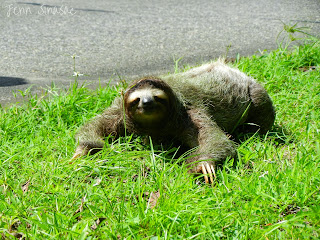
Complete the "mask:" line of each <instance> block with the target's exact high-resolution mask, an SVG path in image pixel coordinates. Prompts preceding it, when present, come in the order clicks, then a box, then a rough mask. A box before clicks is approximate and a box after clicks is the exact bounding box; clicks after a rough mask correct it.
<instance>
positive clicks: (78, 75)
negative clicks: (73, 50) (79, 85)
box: [72, 72, 83, 77]
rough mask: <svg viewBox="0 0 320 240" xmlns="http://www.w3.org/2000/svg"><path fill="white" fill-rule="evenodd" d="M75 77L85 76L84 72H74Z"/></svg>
mask: <svg viewBox="0 0 320 240" xmlns="http://www.w3.org/2000/svg"><path fill="white" fill-rule="evenodd" d="M72 76H74V77H80V76H83V74H82V73H79V72H73V75H72Z"/></svg>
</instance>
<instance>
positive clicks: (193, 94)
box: [73, 60, 275, 183]
mask: <svg viewBox="0 0 320 240" xmlns="http://www.w3.org/2000/svg"><path fill="white" fill-rule="evenodd" d="M274 120H275V110H274V107H273V104H272V101H271V99H270V97H269V95H268V93H267V92H266V90H265V89H264V88H263V87H262V86H261V85H260V84H259V83H257V82H256V81H255V80H254V79H252V78H251V77H249V76H247V75H246V74H244V73H243V72H240V71H239V70H238V69H235V68H231V67H229V66H228V65H227V64H225V63H224V61H223V60H218V61H216V62H211V63H208V64H205V65H202V66H200V67H196V68H192V69H190V70H188V71H186V72H183V73H178V74H171V75H167V76H162V77H159V78H158V77H145V78H142V79H139V80H136V81H134V82H133V84H132V85H131V86H130V87H129V88H128V89H127V90H126V91H125V92H124V94H122V95H121V96H119V97H117V98H116V99H115V100H114V101H113V103H112V104H111V106H110V107H109V108H107V109H106V110H105V111H104V112H103V113H102V114H100V115H98V116H96V117H94V118H93V119H92V120H91V121H89V122H88V123H87V124H85V125H84V126H83V127H81V128H80V131H79V132H78V133H77V134H76V142H77V144H78V146H77V148H76V151H75V153H74V156H73V158H77V157H80V156H83V155H86V154H88V153H95V152H97V151H99V150H101V149H102V148H103V146H104V144H105V142H104V141H105V139H106V138H107V137H108V138H109V137H113V138H118V137H121V136H126V135H127V134H136V135H141V136H149V137H151V139H152V141H153V142H154V143H156V144H157V143H159V144H165V143H179V144H181V145H182V146H184V147H186V148H187V149H192V150H193V152H191V153H190V155H189V156H188V157H186V158H185V161H186V165H187V166H188V169H189V172H190V173H196V174H203V176H204V179H205V182H206V183H213V182H214V179H215V178H216V168H217V166H218V165H219V164H221V163H223V162H224V161H225V160H226V159H228V158H237V151H236V146H235V143H234V142H233V141H232V140H230V138H229V137H228V136H229V134H232V133H233V132H234V130H235V129H236V128H237V127H238V126H251V128H250V127H249V129H251V130H252V129H254V130H253V131H257V130H258V131H259V133H262V134H264V133H266V132H267V131H269V130H270V128H271V127H272V125H273V123H274ZM252 126H254V128H252Z"/></svg>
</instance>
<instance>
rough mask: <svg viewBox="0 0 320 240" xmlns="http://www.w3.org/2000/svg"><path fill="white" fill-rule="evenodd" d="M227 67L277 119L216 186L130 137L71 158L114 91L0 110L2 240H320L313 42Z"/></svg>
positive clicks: (78, 92)
mask: <svg viewBox="0 0 320 240" xmlns="http://www.w3.org/2000/svg"><path fill="white" fill-rule="evenodd" d="M232 64H233V65H235V66H237V67H238V68H239V69H241V70H242V71H244V72H246V73H247V74H249V75H250V76H252V77H254V78H256V79H257V80H258V81H259V82H261V83H262V84H263V85H264V86H265V88H266V89H267V90H268V92H269V94H270V95H271V97H272V99H273V102H274V105H275V107H276V111H277V118H276V122H275V126H274V127H273V129H272V130H271V131H270V132H269V133H268V134H267V135H265V136H259V135H256V134H254V135H245V136H241V137H240V138H239V141H238V143H237V144H238V156H239V161H238V162H237V163H236V164H234V163H233V161H232V160H230V161H227V162H226V163H225V164H224V166H223V167H222V168H221V169H219V170H218V172H217V181H216V183H215V184H214V185H213V186H211V185H206V184H203V183H202V177H201V176H199V177H191V176H190V175H189V174H188V173H187V170H186V168H185V167H183V156H181V157H176V155H175V151H176V149H174V148H173V149H161V148H160V147H158V146H153V145H152V143H151V144H150V145H146V144H145V143H143V141H142V140H141V139H139V138H138V139H136V138H132V137H131V136H128V137H126V138H121V139H118V140H117V141H116V142H113V143H106V145H105V148H104V149H103V151H102V152H100V153H98V154H96V155H94V156H87V157H82V158H79V159H76V160H73V161H71V160H70V159H71V157H72V155H73V151H74V149H75V140H74V134H75V132H76V131H77V129H78V128H79V126H81V125H82V124H84V123H85V122H86V121H88V120H89V119H90V118H92V117H93V116H95V115H96V114H98V113H100V112H101V111H103V109H105V108H106V107H107V106H109V105H110V104H111V102H112V100H113V99H114V97H115V96H117V95H118V94H119V92H120V91H121V86H110V87H106V88H102V87H100V88H99V89H96V90H90V89H89V88H87V87H86V86H78V85H77V83H76V82H75V83H74V84H73V85H72V86H71V87H70V89H69V90H67V91H63V90H60V89H57V88H55V87H54V86H52V87H51V88H50V89H47V90H46V91H45V93H44V96H30V95H29V94H28V92H25V93H21V94H23V95H26V101H25V103H24V104H20V105H12V106H10V107H6V108H1V107H0V233H1V234H2V238H3V239H16V238H23V237H25V238H26V239H154V240H155V239H319V238H320V187H319V186H320V41H319V40H318V39H309V40H306V41H305V43H304V44H303V45H300V46H298V47H293V48H291V49H290V50H288V49H287V48H285V47H279V48H278V49H276V50H274V51H264V52H262V53H261V54H258V55H254V56H251V57H241V58H240V57H239V58H237V59H236V60H235V61H234V63H232ZM120 85H121V84H120Z"/></svg>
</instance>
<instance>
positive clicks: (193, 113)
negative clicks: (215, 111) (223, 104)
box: [181, 109, 236, 183]
mask: <svg viewBox="0 0 320 240" xmlns="http://www.w3.org/2000/svg"><path fill="white" fill-rule="evenodd" d="M188 114H189V119H190V122H189V125H188V126H187V127H186V129H185V131H184V132H183V134H182V139H181V140H182V141H183V142H184V144H185V145H187V146H189V147H190V148H195V149H196V150H195V152H193V153H192V154H191V155H192V156H191V157H190V158H189V159H188V160H187V164H188V165H189V172H191V173H202V174H203V175H204V179H205V181H206V183H210V182H211V183H212V182H213V181H214V179H215V178H216V167H217V164H218V163H221V162H223V161H225V160H226V158H228V157H230V158H234V157H236V149H235V146H234V143H233V142H232V141H231V140H230V139H229V138H228V137H227V135H226V134H225V133H224V132H223V131H222V130H221V128H220V127H219V126H218V125H217V124H216V123H215V122H214V121H213V120H212V119H211V118H210V117H209V116H208V115H207V114H206V113H205V112H204V111H202V110H198V109H192V110H189V111H188Z"/></svg>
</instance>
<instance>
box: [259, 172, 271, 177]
mask: <svg viewBox="0 0 320 240" xmlns="http://www.w3.org/2000/svg"><path fill="white" fill-rule="evenodd" d="M268 173H269V171H265V172H264V173H262V175H260V176H259V178H263V177H264V176H265V175H267V174H268Z"/></svg>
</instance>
